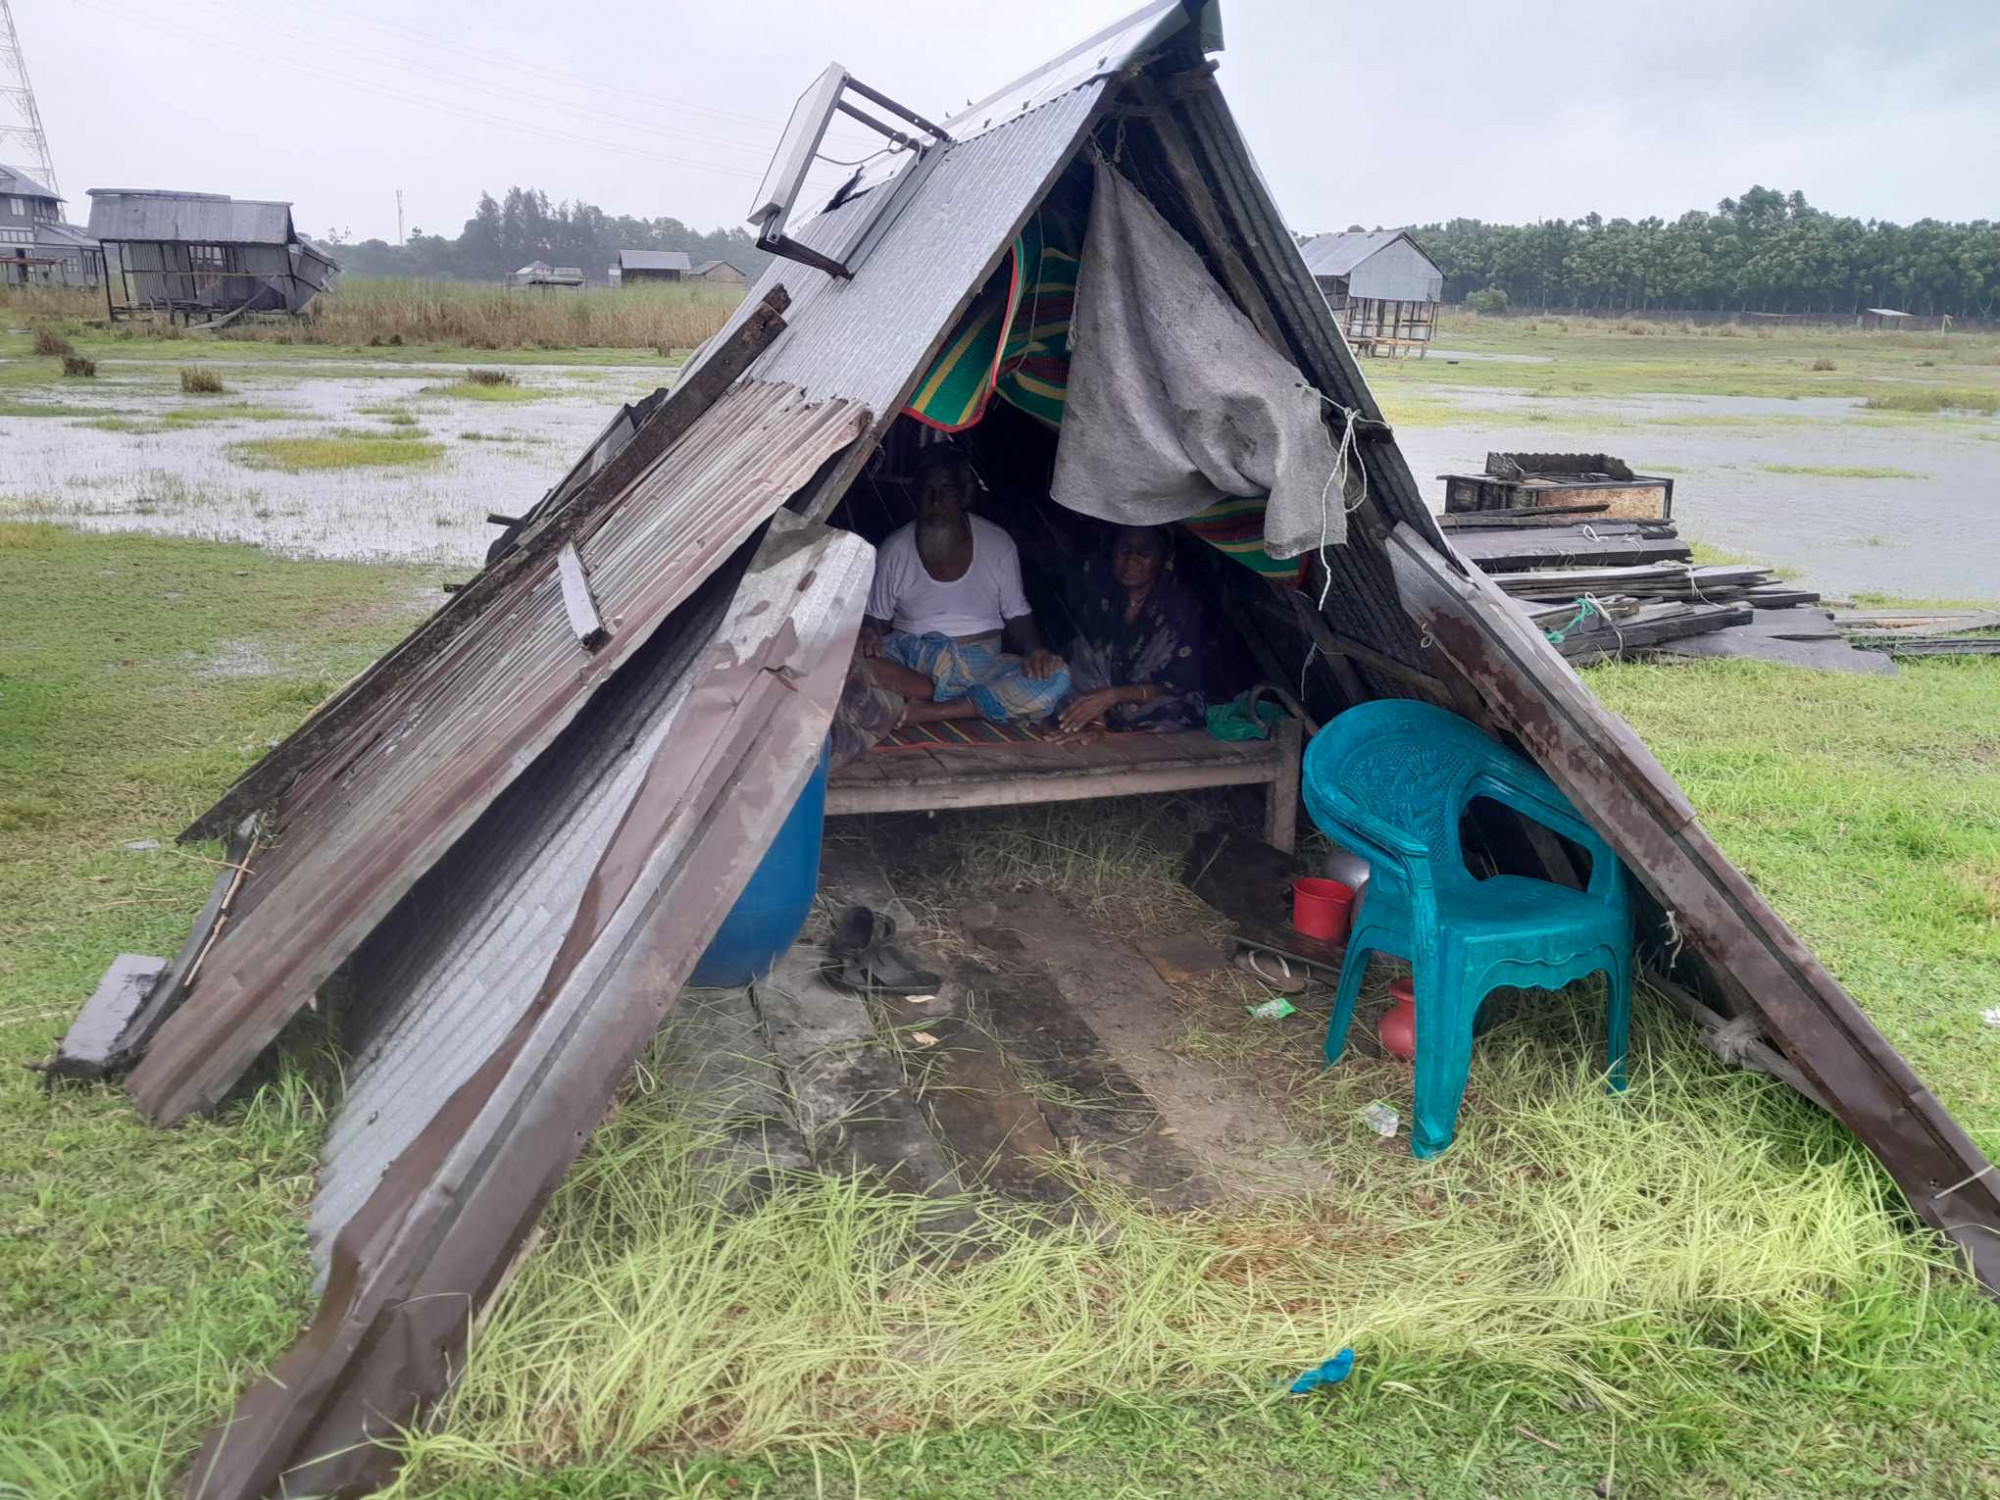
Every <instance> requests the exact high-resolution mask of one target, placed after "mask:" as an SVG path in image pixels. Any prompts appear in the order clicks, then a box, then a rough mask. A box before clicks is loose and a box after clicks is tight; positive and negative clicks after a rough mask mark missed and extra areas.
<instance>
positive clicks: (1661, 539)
mask: <svg viewBox="0 0 2000 1500" xmlns="http://www.w3.org/2000/svg"><path fill="white" fill-rule="evenodd" d="M1439 519H1440V521H1441V523H1442V524H1443V526H1444V529H1445V534H1446V536H1448V537H1449V538H1450V539H1451V543H1452V546H1453V547H1454V548H1456V549H1457V551H1458V553H1459V555H1460V556H1461V557H1463V558H1464V559H1465V560H1466V561H1467V562H1469V563H1472V564H1474V565H1475V566H1477V567H1478V568H1479V569H1480V571H1481V572H1483V573H1485V574H1486V575H1487V576H1488V577H1489V578H1491V579H1492V580H1493V582H1494V583H1495V584H1496V585H1498V586H1499V588H1500V589H1501V590H1502V591H1503V592H1505V593H1507V594H1509V595H1511V596H1512V597H1513V598H1514V599H1515V600H1516V601H1518V602H1519V604H1520V606H1521V608H1522V609H1523V610H1524V611H1526V613H1527V614H1528V616H1529V618H1530V619H1532V620H1533V621H1534V622H1535V624H1536V626H1537V627H1539V628H1540V629H1541V630H1542V632H1543V633H1544V634H1545V635H1546V636H1547V637H1548V639H1549V641H1550V643H1551V644H1552V645H1554V646H1555V648H1556V649H1557V650H1558V651H1560V652H1561V653H1562V654H1563V655H1564V656H1565V657H1567V658H1568V659H1569V660H1571V661H1573V662H1576V663H1577V664H1579V665H1588V664H1589V663H1591V662H1598V661H1606V660H1609V659H1611V658H1613V657H1620V656H1628V655H1633V654H1637V653H1641V652H1648V653H1654V652H1657V653H1664V654H1669V655H1681V656H1753V657H1757V658H1760V659H1763V660H1772V661H1783V662H1788V663H1790V664H1792V665H1795V666H1812V667H1823V668H1829V669H1832V670H1836V671H1858V672H1885V671H1894V670H1895V668H1894V666H1893V664H1892V663H1891V662H1890V661H1889V659H1888V658H1887V657H1886V656H1882V655H1878V654H1875V638H1874V637H1872V636H1870V637H1857V638H1854V639H1853V641H1852V642H1850V639H1849V638H1848V637H1847V636H1846V635H1845V634H1844V633H1843V631H1842V630H1841V629H1840V628H1837V627H1836V625H1835V623H1834V622H1833V620H1832V619H1831V617H1830V616H1829V615H1828V614H1827V612H1826V611H1825V610H1822V609H1818V608H1815V607H1814V606H1816V605H1818V604H1819V602H1820V596H1819V595H1818V594H1816V593H1814V592H1812V591H1811V590H1810V589H1801V588H1797V587H1794V586H1793V585H1790V584H1787V583H1783V582H1781V581H1779V580H1778V579H1777V577H1776V576H1775V575H1774V574H1773V573H1772V571H1771V570H1770V569H1769V568H1764V567H1759V566H1757V565H1756V564H1754V563H1710V564H1698V563H1696V562H1695V560H1694V551H1693V549H1692V548H1691V547H1689V546H1688V544H1687V543H1686V542H1684V541H1682V540H1681V537H1680V533H1679V532H1678V531H1677V530H1676V529H1675V527H1674V524H1673V522H1671V521H1664V520H1649V519H1634V518H1621V517H1614V516H1610V515H1607V514H1604V513H1603V512H1602V511H1601V510H1597V509H1593V508H1591V507H1588V506H1564V507H1560V508H1558V507H1554V506H1533V507H1524V508H1522V509H1519V510H1511V511H1510V510H1494V511H1479V512H1473V513H1468V514H1460V515H1446V516H1442V517H1440V518H1439ZM1921 623H1922V624H1926V625H1928V624H1936V623H1938V622H1936V621H1933V620H1929V619H1926V620H1925V621H1923V622H1921ZM1966 628H1972V627H1966ZM1902 641H1903V645H1904V647H1905V648H1906V649H1907V651H1908V653H1909V654H1916V653H1917V652H1918V651H1924V650H1930V649H1935V648H1932V647H1928V646H1924V645H1920V644H1918V643H1917V641H1916V640H1915V638H1913V637H1903V638H1902ZM1856 644H1866V645H1867V646H1869V647H1870V648H1871V649H1870V650H1862V651H1857V650H1855V649H1854V645H1856ZM1988 644H1990V645H1992V646H1993V648H1994V649H1995V650H1996V651H1997V652H2000V640H1995V641H1993V642H1990V643H1988Z"/></svg>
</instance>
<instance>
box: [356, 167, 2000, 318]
mask: <svg viewBox="0 0 2000 1500" xmlns="http://www.w3.org/2000/svg"><path fill="white" fill-rule="evenodd" d="M1357 227H1358V226H1357ZM1409 229H1410V233H1411V234H1412V235H1413V236H1414V237H1415V239H1416V241H1417V243H1418V244H1420V245H1422V246H1423V247H1424V249H1425V251H1427V252H1428V253H1429V255H1430V257H1431V259H1433V260H1435V261H1436V262H1437V263H1438V266H1439V268H1440V269H1441V270H1442V271H1443V272H1444V275H1445V300H1446V301H1448V302H1458V301H1463V300H1464V299H1465V298H1466V297H1468V296H1469V295H1472V294H1474V293H1476V292H1481V291H1484V290H1487V289H1489V288H1491V289H1495V290H1497V291H1501V292H1505V293H1506V295H1507V300H1508V301H1509V302H1510V303H1512V304H1513V305H1514V306H1517V307H1549V308H1574V309H1580V310H1593V311H1599V312H1605V311H1620V310H1632V309H1641V310H1643V309H1651V308H1663V309H1674V310H1695V309H1706V310H1717V311H1749V310H1755V311H1759V312H1804V313H1847V312H1855V311H1858V310H1860V309H1862V308H1865V307H1895V308H1900V309H1902V310H1904V311H1906V312H1915V313H1923V314H1926V315H1932V316H1934V315H1936V314H1938V313H1949V314H1951V315H1952V316H1953V317H1961V318H1963V317H1975V318H1992V317H1995V316H2000V224H1996V223H1994V222H1992V221H1990V220H1986V219H1978V220H1974V221H1972V222H1970V223H1957V224H1953V223H1946V222H1944V221H1942V220H1938V219H1921V220H1919V221H1917V222H1916V223H1914V224H1909V225H1900V224H1890V223H1885V222H1882V221H1880V220H1874V219H1871V220H1868V221H1866V222H1864V221H1862V220H1860V219H1855V218H1844V217H1840V216H1837V215H1834V214H1829V213H1823V212H1821V211H1820V210H1819V209H1816V208H1814V207H1813V206H1812V205H1811V204H1809V203H1807V202H1806V199H1805V195H1804V194H1803V193H1781V192H1778V191H1776V190H1775V189H1772V188H1765V187H1753V188H1751V189H1750V191H1749V192H1747V193H1745V194H1744V195H1743V196H1742V197H1740V198H1725V199H1723V200H1722V202H1721V203H1720V204H1719V205H1717V208H1716V211H1715V212H1714V213H1704V212H1702V211H1701V210H1699V209H1695V210H1691V211H1689V212H1688V213H1685V214H1682V215H1681V216H1680V217H1679V218H1678V219H1674V220H1671V221H1669V220H1666V219H1661V218H1647V219H1637V220H1634V219H1605V218H1604V217H1602V216H1601V215H1599V214H1590V215H1588V216H1587V217H1584V218H1581V219H1547V220H1544V221H1542V222H1541V223H1538V224H1487V223H1484V222H1482V221H1481V220H1478V219H1450V220H1447V221H1445V222H1443V223H1437V224H1418V225H1411V226H1409ZM329 239H330V240H331V241H332V243H334V244H335V245H338V246H340V247H341V262H342V264H343V265H344V266H345V267H346V268H347V269H348V270H349V271H351V272H354V273H356V274H359V275H364V276H440V277H450V278H456V279H460V280H474V281H497V280H498V279H499V278H500V277H502V276H504V275H505V274H506V273H507V272H509V271H511V270H513V269H514V268H515V267H517V266H522V265H526V264H527V263H528V262H529V261H532V260H545V261H548V262H550V263H551V264H553V265H565V266H581V267H582V268H583V270H584V274H585V275H587V276H589V277H590V278H591V279H592V280H597V281H601V280H603V279H604V278H605V274H606V272H607V270H608V269H609V268H610V266H611V265H612V263H613V262H614V261H615V260H616V259H617V257H618V252H619V251H620V250H685V251H687V253H688V254H689V256H691V257H692V258H693V259H694V261H695V262H696V263H697V264H699V263H700V262H702V261H704V260H710V259H714V260H726V261H729V262H731V263H732V264H733V265H735V266H736V267H737V268H738V269H740V270H741V271H742V272H743V273H744V274H745V275H746V276H749V277H750V278H751V279H752V280H755V279H756V277H757V275H758V273H759V272H761V271H762V270H763V269H764V266H765V264H766V262H767V261H768V260H769V257H768V256H766V255H765V254H764V253H763V252H762V251H760V250H758V249H757V247H756V243H755V241H754V239H753V238H752V236H751V235H750V233H749V231H748V230H745V229H716V230H712V231H710V232H709V233H707V234H703V233H700V232H699V231H697V230H694V229H690V228H689V227H688V226H687V225H685V224H683V223H682V222H681V221H680V220H679V219H672V218H658V219H639V218H633V217H632V216H631V215H629V214H620V215H617V216H615V217H614V216H613V215H610V214H607V213H605V212H604V210H603V209H601V208H598V207H597V206H596V205H594V204H590V203H583V202H570V201H563V202H552V201H551V200H550V198H549V195H548V194H547V193H545V192H543V191H542V190H541V189H539V188H522V187H515V188H509V189H508V190H507V193H506V196H505V197H504V198H501V199H495V198H494V197H493V196H492V194H490V193H482V194H480V196H479V206H478V208H477V209H476V210H475V212H474V213H473V216H472V217H471V218H470V219H467V220H466V221H465V227H464V228H463V229H462V230H460V231H459V233H458V234H457V235H456V236H447V235H441V234H425V233H424V232H423V231H422V230H416V231H413V232H412V233H411V235H410V238H409V243H408V244H407V245H400V246H399V245H391V244H388V243H386V242H385V241H382V240H379V239H372V240H362V241H360V242H359V243H354V242H352V241H351V239H350V238H349V237H348V236H346V235H340V234H335V235H331V236H329ZM1494 300H1497V299H1494Z"/></svg>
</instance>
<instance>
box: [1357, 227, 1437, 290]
mask: <svg viewBox="0 0 2000 1500" xmlns="http://www.w3.org/2000/svg"><path fill="white" fill-rule="evenodd" d="M1347 294H1348V296H1350V297H1373V298H1376V299H1377V300H1378V301H1383V302H1436V301H1438V300H1439V299H1440V298H1442V297H1443V296H1444V273H1443V272H1441V271H1439V270H1438V268H1437V267H1436V266H1434V265H1432V264H1431V263H1430V261H1428V260H1427V259H1425V258H1424V254H1423V252H1422V251H1421V250H1419V249H1417V247H1416V246H1415V245H1413V244H1411V243H1410V242H1409V241H1408V240H1404V239H1399V240H1397V241H1395V242H1394V243H1393V244H1390V245H1385V246H1384V247H1383V248H1382V249H1380V250H1377V251H1376V252H1375V253H1374V254H1373V255H1371V256H1369V257H1368V258H1367V259H1366V260H1364V261H1362V262H1361V264H1360V265H1358V266H1356V267H1355V268H1354V270H1353V272H1352V273H1351V274H1350V275H1349V276H1348V278H1347Z"/></svg>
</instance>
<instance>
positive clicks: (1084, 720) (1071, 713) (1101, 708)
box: [1056, 688, 1125, 734]
mask: <svg viewBox="0 0 2000 1500" xmlns="http://www.w3.org/2000/svg"><path fill="white" fill-rule="evenodd" d="M1124 701H1125V690H1124V689H1123V688H1098V689H1097V690H1096V691H1095V692H1090V693H1078V694H1077V695H1076V696H1075V697H1074V698H1072V699H1070V700H1069V702H1067V703H1065V704H1064V705H1063V706H1062V710H1061V712H1059V713H1058V714H1057V715H1056V723H1058V724H1059V725H1061V726H1062V730H1063V733H1065V734H1075V733H1077V732H1078V731H1080V730H1083V729H1087V728H1089V727H1090V726H1091V725H1093V724H1101V723H1102V722H1103V719H1104V716H1105V715H1106V714H1108V713H1110V712H1111V710H1112V709H1113V708H1115V707H1117V706H1118V705H1119V704H1120V703H1123V702H1124Z"/></svg>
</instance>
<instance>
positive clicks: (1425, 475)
mask: <svg viewBox="0 0 2000 1500" xmlns="http://www.w3.org/2000/svg"><path fill="white" fill-rule="evenodd" d="M1384 406H1385V407H1386V409H1387V412H1388V416H1389V418H1390V420H1391V421H1392V422H1393V423H1395V424H1396V435H1397V438H1398V440H1399V441H1400V442H1401V444H1402V447H1403V453H1404V455H1405V457H1407V458H1408V460H1409V463H1410V469H1411V472H1412V473H1413V474H1415V475H1416V478H1417V483H1418V486H1419V487H1420V489H1421V490H1422V492H1423V494H1424V495H1425V497H1426V498H1427V499H1429V500H1430V502H1431V504H1432V505H1433V506H1436V507H1441V506H1442V505H1443V503H1444V486H1443V485H1442V484H1441V483H1439V482H1438V479H1437V476H1438V475H1440V474H1444V473H1454V472H1456V473H1464V472H1477V471H1478V470H1480V469H1481V468H1482V467H1484V465H1485V462H1486V455H1487V453H1488V452H1489V451H1492V450H1500V451H1525V452H1543V453H1547V452H1588V453H1612V454H1616V455H1618V456H1619V457H1621V458H1623V459H1625V460H1626V461H1627V462H1628V463H1630V464H1631V465H1632V467H1633V468H1634V469H1636V470H1638V471H1639V472H1641V473H1647V474H1668V475H1671V476H1673V479H1674V516H1675V519H1676V520H1678V521H1679V522H1680V523H1681V530H1682V533H1683V534H1684V535H1686V536H1688V537H1689V538H1691V539H1693V540H1695V541H1698V542H1703V543H1706V544H1707V545H1709V546H1712V547H1716V548H1719V549H1721V550H1723V551H1726V552H1732V553H1739V554H1741V555H1743V556H1745V557H1750V558H1754V559H1755V560H1757V561H1759V562H1768V563H1773V564H1777V565H1779V566H1782V567H1785V568H1787V569H1788V570H1796V572H1797V574H1798V576H1799V578H1800V580H1801V581H1802V582H1805V583H1808V584H1810V585H1812V586H1815V587H1818V588H1821V589H1824V590H1827V591H1828V592H1833V593H1842V594H1851V593H1854V592H1857V591H1860V592H1879V593H1887V594H1897V595H1904V596H1910V597H1917V598H1923V597H1931V598H1963V597H1990V596H1994V595H2000V417H1990V416H1975V415H1970V414H1967V415H1963V416H1954V415H1939V416H1924V417H1911V416H1905V415H1901V414H1898V413H1893V412H1873V411H1868V410H1865V409H1864V408H1863V407H1862V406H1861V405H1860V403H1859V402H1858V401H1856V400H1854V399H1852V398H1847V397H1803V398H1800V399H1796V400H1789V399H1783V398H1774V397H1759V396H1631V395H1619V396H1600V397H1571V398H1561V399H1550V398H1546V397H1539V396H1530V395H1526V394H1523V393H1520V392H1514V391H1504V390H1483V391H1477V392H1472V391H1427V392H1425V393H1424V394H1423V396H1422V398H1421V401H1420V402H1411V401H1405V402H1404V403H1403V409H1404V410H1405V411H1406V412H1407V413H1408V418H1407V419H1406V420H1399V410H1398V405H1397V401H1396V400H1395V399H1394V398H1385V400H1384Z"/></svg>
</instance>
